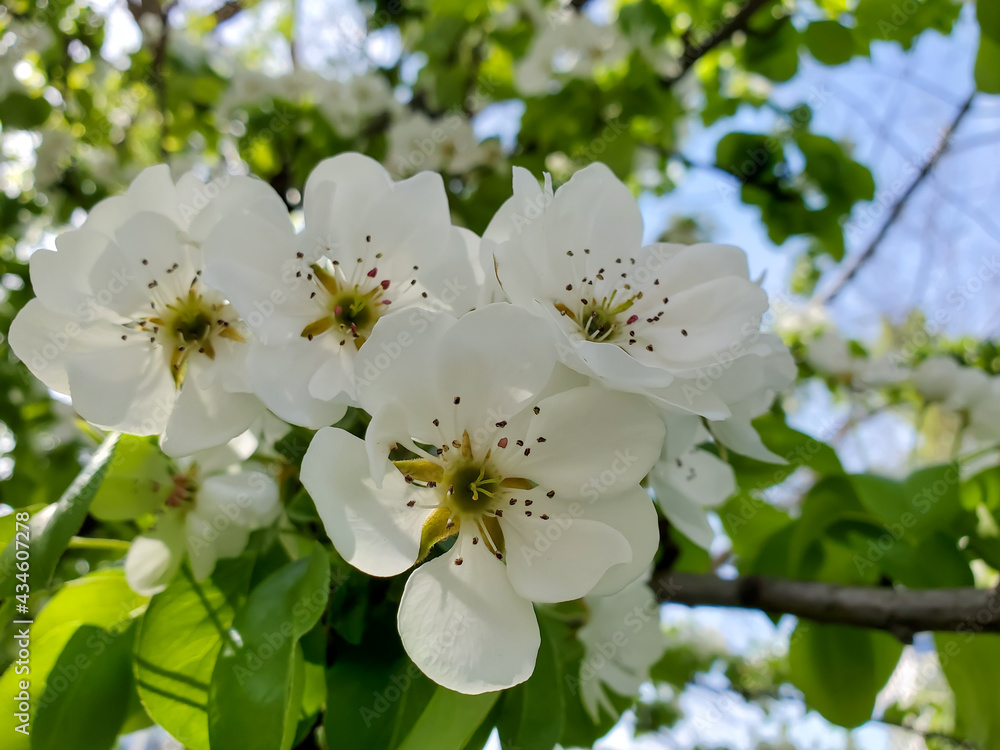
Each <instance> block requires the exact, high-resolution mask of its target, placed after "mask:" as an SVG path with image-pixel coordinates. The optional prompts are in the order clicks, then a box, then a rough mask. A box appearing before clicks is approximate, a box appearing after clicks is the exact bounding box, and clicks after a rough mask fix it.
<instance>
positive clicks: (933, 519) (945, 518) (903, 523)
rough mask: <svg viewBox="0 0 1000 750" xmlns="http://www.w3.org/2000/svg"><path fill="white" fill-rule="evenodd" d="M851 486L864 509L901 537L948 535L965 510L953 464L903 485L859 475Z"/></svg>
mask: <svg viewBox="0 0 1000 750" xmlns="http://www.w3.org/2000/svg"><path fill="white" fill-rule="evenodd" d="M851 484H852V486H853V487H854V489H855V492H857V496H858V498H859V499H860V500H861V503H862V504H863V505H864V506H865V508H866V509H867V510H869V511H870V512H871V513H872V514H873V515H875V516H876V517H877V518H878V519H879V520H880V522H881V523H882V524H883V525H884V526H885V527H886V528H887V529H890V530H892V531H893V533H894V534H895V535H896V536H900V537H902V536H905V537H907V538H910V539H915V540H919V539H922V538H924V537H926V536H928V535H930V534H933V533H935V532H936V531H945V530H947V529H948V528H950V527H951V525H952V523H953V522H954V521H955V519H956V518H957V516H958V514H959V513H960V512H961V510H962V507H961V500H960V497H959V474H958V469H957V468H956V467H955V466H954V465H951V464H946V465H943V466H932V467H929V468H926V469H920V470H918V471H915V472H914V473H913V474H911V475H910V476H909V477H907V478H906V479H905V480H903V481H902V482H896V481H893V480H891V479H887V478H885V477H879V476H875V475H871V474H859V475H855V476H852V477H851Z"/></svg>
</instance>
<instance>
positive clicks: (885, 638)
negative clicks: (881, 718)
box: [788, 622, 903, 728]
mask: <svg viewBox="0 0 1000 750" xmlns="http://www.w3.org/2000/svg"><path fill="white" fill-rule="evenodd" d="M902 652H903V646H902V644H901V643H900V642H899V641H898V640H896V639H895V638H893V637H892V636H890V635H888V634H886V633H883V632H881V631H875V630H865V629H862V628H852V627H846V626H843V625H821V624H819V623H811V622H801V623H799V625H798V627H797V628H796V629H795V632H794V633H792V637H791V645H790V647H789V652H788V661H789V667H790V670H791V681H792V684H793V685H795V687H797V688H798V689H799V690H801V691H802V693H803V694H804V695H805V699H806V705H807V706H808V707H809V708H813V709H815V710H817V711H819V712H820V713H821V714H822V715H823V716H824V717H825V718H826V719H828V720H829V721H831V722H833V723H834V724H839V725H840V726H842V727H848V728H852V727H856V726H860V725H861V724H864V723H865V722H866V721H868V720H869V719H871V717H872V710H873V709H874V707H875V697H876V696H877V695H878V693H879V691H880V690H881V689H882V688H883V687H884V686H885V683H886V682H887V681H888V679H889V677H890V675H892V672H893V670H894V669H895V668H896V663H897V662H898V661H899V657H900V654H902Z"/></svg>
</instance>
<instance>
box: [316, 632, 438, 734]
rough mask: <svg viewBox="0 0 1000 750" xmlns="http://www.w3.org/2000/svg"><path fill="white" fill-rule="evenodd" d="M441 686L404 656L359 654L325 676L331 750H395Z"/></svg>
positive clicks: (362, 651)
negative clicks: (385, 656) (386, 749)
mask: <svg viewBox="0 0 1000 750" xmlns="http://www.w3.org/2000/svg"><path fill="white" fill-rule="evenodd" d="M436 688H437V686H436V685H435V684H434V683H433V682H431V681H430V680H429V679H427V677H425V676H424V675H423V673H421V671H420V670H419V669H417V667H416V665H415V664H414V663H413V662H411V661H410V660H409V659H408V658H406V657H405V656H402V657H399V658H395V659H393V658H389V659H386V658H384V656H383V655H381V654H379V653H377V652H372V651H368V650H365V649H355V650H352V651H351V652H349V653H346V654H345V655H344V656H343V657H342V658H338V659H337V661H336V662H335V663H334V664H333V665H331V666H330V667H329V668H328V669H327V670H326V689H327V711H326V716H325V726H326V736H327V737H329V738H331V739H330V750H381V749H382V748H395V747H396V746H397V745H398V744H399V742H400V741H401V740H402V739H403V738H404V737H405V736H406V735H407V734H408V733H409V731H410V729H411V728H412V726H413V723H414V722H415V721H416V719H417V718H418V717H419V716H420V714H421V713H422V712H423V710H424V708H426V706H427V703H428V702H429V701H430V699H431V697H432V696H433V695H434V691H435V690H436Z"/></svg>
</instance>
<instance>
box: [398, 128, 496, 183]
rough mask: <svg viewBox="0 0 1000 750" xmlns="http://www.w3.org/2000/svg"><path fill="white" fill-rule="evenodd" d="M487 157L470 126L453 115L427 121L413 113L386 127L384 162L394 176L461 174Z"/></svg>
mask: <svg viewBox="0 0 1000 750" xmlns="http://www.w3.org/2000/svg"><path fill="white" fill-rule="evenodd" d="M489 158H490V151H489V150H488V148H487V147H486V146H484V145H481V144H480V143H479V139H478V138H476V134H475V133H474V132H473V130H472V123H470V122H469V121H468V120H467V119H465V118H464V117H462V116H460V115H457V114H453V115H448V116H447V117H443V118H441V119H438V120H431V119H430V118H429V117H427V115H425V114H423V113H422V112H415V113H413V114H411V115H410V116H409V117H406V118H405V119H402V120H399V121H397V122H395V123H393V125H392V127H391V128H389V153H388V155H387V156H386V158H385V162H386V164H387V165H388V166H389V168H390V169H392V171H393V172H394V173H395V174H397V175H401V176H402V175H409V174H413V173H414V172H417V171H419V170H421V169H429V170H433V171H443V172H448V173H450V174H462V173H464V172H468V171H469V170H471V169H472V168H474V167H477V166H479V165H480V164H483V163H486V162H487V161H488V160H489Z"/></svg>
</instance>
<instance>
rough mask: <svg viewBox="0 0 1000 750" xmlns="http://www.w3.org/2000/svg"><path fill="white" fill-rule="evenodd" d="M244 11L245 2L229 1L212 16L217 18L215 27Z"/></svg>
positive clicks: (241, 0) (240, 0)
mask: <svg viewBox="0 0 1000 750" xmlns="http://www.w3.org/2000/svg"><path fill="white" fill-rule="evenodd" d="M242 11H243V0H228V2H226V3H224V4H223V5H221V6H220V7H219V8H218V10H216V11H215V13H213V14H212V15H213V16H215V25H216V26H218V25H219V24H220V23H223V22H224V21H228V20H229V19H230V18H232V17H233V16H235V15H237V14H238V13H241V12H242Z"/></svg>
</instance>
